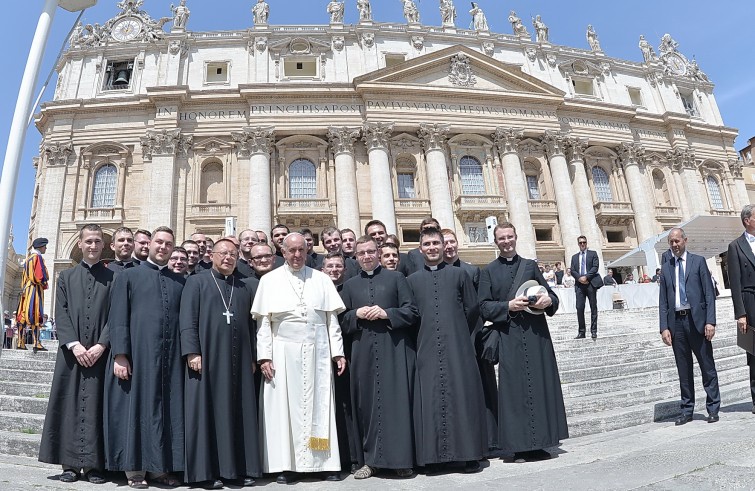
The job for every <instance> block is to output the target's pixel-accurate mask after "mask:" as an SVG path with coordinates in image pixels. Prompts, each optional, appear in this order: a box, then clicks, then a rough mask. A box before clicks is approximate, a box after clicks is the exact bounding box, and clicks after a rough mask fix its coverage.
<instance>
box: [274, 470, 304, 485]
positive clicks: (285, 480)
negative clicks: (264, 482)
mask: <svg viewBox="0 0 755 491" xmlns="http://www.w3.org/2000/svg"><path fill="white" fill-rule="evenodd" d="M298 480H299V474H297V473H296V472H291V471H283V472H281V473H280V475H278V477H277V478H275V482H277V483H278V484H293V483H295V482H296V481H298Z"/></svg>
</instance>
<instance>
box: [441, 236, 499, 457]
mask: <svg viewBox="0 0 755 491" xmlns="http://www.w3.org/2000/svg"><path fill="white" fill-rule="evenodd" d="M440 233H442V234H443V255H444V259H443V260H444V261H445V262H446V263H447V264H449V265H451V266H456V267H457V268H461V269H462V270H463V271H464V272H465V273H467V275H469V278H470V279H471V280H472V283H473V284H474V289H475V292H477V290H478V289H479V287H480V268H479V267H478V266H475V265H474V264H470V263H468V262H466V261H462V260H461V258H459V241H458V239H457V238H456V232H454V231H453V230H451V229H449V228H444V229H443V230H441V231H440ZM482 325H483V321H482V318H481V317H478V319H477V325H476V326H475V329H474V331H473V332H472V342H474V346H475V354H476V355H477V368H478V370H479V371H480V380H481V381H482V393H483V394H484V395H485V423H486V424H485V426H486V427H487V430H488V449H490V450H494V449H497V448H498V379H497V378H496V375H495V365H493V364H492V363H490V362H489V361H487V360H484V359H482V358H481V357H480V355H481V354H482Z"/></svg>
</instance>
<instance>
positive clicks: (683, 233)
mask: <svg viewBox="0 0 755 491" xmlns="http://www.w3.org/2000/svg"><path fill="white" fill-rule="evenodd" d="M675 230H678V231H679V232H681V233H682V239H686V238H687V233H686V232H685V231H684V229H683V228H681V227H674V228H672V229H671V230H669V231H668V234H669V237H670V236H671V233H672V232H674V231H675Z"/></svg>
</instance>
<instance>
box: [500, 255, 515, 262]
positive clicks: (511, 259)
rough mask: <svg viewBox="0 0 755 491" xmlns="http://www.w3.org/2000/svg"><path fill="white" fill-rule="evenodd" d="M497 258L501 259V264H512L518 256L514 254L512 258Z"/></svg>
mask: <svg viewBox="0 0 755 491" xmlns="http://www.w3.org/2000/svg"><path fill="white" fill-rule="evenodd" d="M498 257H499V258H500V259H501V261H502V262H505V263H513V262H514V260H516V259H517V258H518V257H519V254H514V256H513V257H503V256H498Z"/></svg>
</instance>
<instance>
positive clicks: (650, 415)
mask: <svg viewBox="0 0 755 491" xmlns="http://www.w3.org/2000/svg"><path fill="white" fill-rule="evenodd" d="M695 394H696V396H697V400H696V404H695V411H696V412H697V413H698V414H699V413H700V412H702V415H699V416H697V418H698V419H700V418H701V417H705V415H706V414H707V413H706V412H705V392H704V391H703V390H702V387H699V388H697V387H696V389H695ZM698 394H701V395H698ZM721 401H722V411H721V416H722V418H726V412H725V408H726V406H730V405H736V404H738V403H742V402H747V403H749V402H751V398H750V382H749V380H746V381H744V382H740V383H738V384H735V385H732V386H730V387H726V388H723V387H722V388H721ZM680 414H681V413H680V409H679V398H678V396H677V397H676V398H675V399H667V400H664V401H656V402H649V403H646V404H639V405H635V406H631V407H627V408H620V409H614V410H611V411H601V412H598V413H591V414H582V415H579V416H575V417H571V418H569V419H568V422H569V436H570V437H578V436H583V435H590V434H594V433H602V432H606V431H612V430H618V429H621V428H627V427H630V426H636V425H641V424H645V423H652V422H654V421H665V420H670V419H672V418H676V417H678V416H679V415H680Z"/></svg>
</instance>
